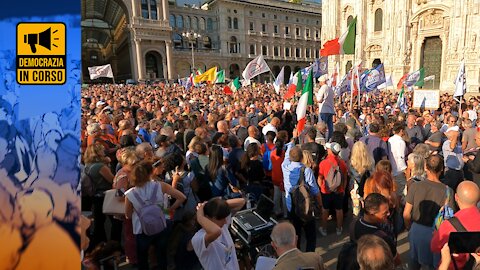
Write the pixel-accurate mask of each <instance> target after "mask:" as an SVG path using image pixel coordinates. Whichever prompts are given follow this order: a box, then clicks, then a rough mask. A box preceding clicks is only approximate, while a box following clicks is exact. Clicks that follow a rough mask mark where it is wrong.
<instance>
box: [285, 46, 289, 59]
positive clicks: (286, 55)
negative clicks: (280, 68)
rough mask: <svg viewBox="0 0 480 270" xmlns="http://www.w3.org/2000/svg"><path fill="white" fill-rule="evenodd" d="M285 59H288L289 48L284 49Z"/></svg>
mask: <svg viewBox="0 0 480 270" xmlns="http://www.w3.org/2000/svg"><path fill="white" fill-rule="evenodd" d="M285 57H290V48H288V47H286V48H285Z"/></svg>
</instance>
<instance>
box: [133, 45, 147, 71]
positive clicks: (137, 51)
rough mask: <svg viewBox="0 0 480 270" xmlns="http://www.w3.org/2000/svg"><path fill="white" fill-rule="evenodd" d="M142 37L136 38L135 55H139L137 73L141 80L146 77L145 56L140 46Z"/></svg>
mask: <svg viewBox="0 0 480 270" xmlns="http://www.w3.org/2000/svg"><path fill="white" fill-rule="evenodd" d="M140 42H141V39H139V38H135V56H136V57H137V74H138V79H139V80H144V79H146V78H145V65H144V61H143V56H142V53H141V48H140Z"/></svg>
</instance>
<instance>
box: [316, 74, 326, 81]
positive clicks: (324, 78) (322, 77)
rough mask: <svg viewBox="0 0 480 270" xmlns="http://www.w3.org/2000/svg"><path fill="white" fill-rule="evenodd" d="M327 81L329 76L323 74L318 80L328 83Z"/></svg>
mask: <svg viewBox="0 0 480 270" xmlns="http://www.w3.org/2000/svg"><path fill="white" fill-rule="evenodd" d="M327 79H328V78H327V74H323V75H322V76H320V78H318V82H326V81H327Z"/></svg>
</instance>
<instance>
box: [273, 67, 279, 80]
mask: <svg viewBox="0 0 480 270" xmlns="http://www.w3.org/2000/svg"><path fill="white" fill-rule="evenodd" d="M272 73H273V75H275V77H277V76H278V74H279V73H280V67H279V66H277V65H275V66H273V67H272Z"/></svg>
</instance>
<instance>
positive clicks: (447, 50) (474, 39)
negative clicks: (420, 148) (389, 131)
mask: <svg viewBox="0 0 480 270" xmlns="http://www.w3.org/2000/svg"><path fill="white" fill-rule="evenodd" d="M479 12H480V1H479V0H455V1H454V0H443V1H434V0H329V1H323V3H322V14H324V16H322V44H323V43H324V42H325V41H327V40H330V39H334V38H335V37H339V36H340V35H341V34H342V33H343V32H345V31H346V30H347V26H348V23H349V22H350V21H351V20H353V18H354V17H355V16H357V27H356V34H357V35H356V48H355V54H354V55H342V56H330V57H329V58H330V59H329V61H330V63H334V62H337V63H339V66H340V74H345V71H346V70H348V69H349V68H350V67H351V66H352V65H353V64H358V63H359V62H360V61H362V62H363V66H364V67H367V68H371V66H372V62H373V61H374V60H375V59H379V60H380V61H381V62H382V63H384V66H385V73H386V74H387V75H388V74H392V76H393V79H394V84H396V83H397V82H398V80H399V79H400V78H401V77H402V76H403V75H404V74H405V73H408V72H412V71H415V70H418V69H420V68H421V67H424V69H425V76H431V75H434V76H435V79H434V80H431V81H427V82H425V85H424V87H423V88H424V89H440V90H442V91H449V92H452V93H453V89H454V81H455V77H456V76H457V72H458V67H459V64H460V62H461V61H462V59H463V60H464V61H465V71H466V77H467V79H466V82H467V92H472V93H478V92H479V90H480V51H479V50H480V41H478V36H479V34H480V13H479ZM327 14H328V15H327ZM329 66H330V68H333V66H334V65H329Z"/></svg>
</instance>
